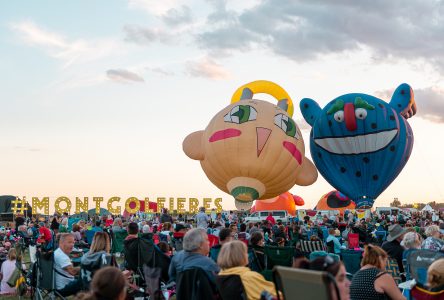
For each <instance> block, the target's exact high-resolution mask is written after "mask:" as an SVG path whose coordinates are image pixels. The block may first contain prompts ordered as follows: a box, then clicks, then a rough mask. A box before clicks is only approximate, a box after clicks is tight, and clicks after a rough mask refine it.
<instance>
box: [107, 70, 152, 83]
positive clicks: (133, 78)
mask: <svg viewBox="0 0 444 300" xmlns="http://www.w3.org/2000/svg"><path fill="white" fill-rule="evenodd" d="M106 76H108V78H109V79H110V80H112V81H116V82H120V83H129V82H144V81H145V80H144V79H143V78H142V77H141V76H140V75H138V74H136V73H133V72H130V71H128V70H124V69H111V70H108V71H106Z"/></svg>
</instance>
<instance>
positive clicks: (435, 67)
mask: <svg viewBox="0 0 444 300" xmlns="http://www.w3.org/2000/svg"><path fill="white" fill-rule="evenodd" d="M443 19H444V3H443V1H420V0H412V1H408V2H406V1H401V0H393V1H384V0H375V1H351V0H338V1H316V0H313V1H278V0H274V1H257V0H245V1H235V0H233V1H231V0H226V1H223V0H201V1H197V0H189V1H177V0H162V1H157V0H127V1H124V0H119V1H117V0H114V1H108V0H106V1H105V0H101V1H100V0H97V1H88V0H79V1H63V2H61V1H55V0H54V1H49V0H46V1H45V0H42V1H31V2H30V1H20V0H19V1H2V3H1V4H0V70H1V72H0V80H1V82H2V84H1V88H0V109H1V113H2V114H1V118H0V137H1V141H0V169H1V172H0V194H5V195H8V194H9V195H17V196H27V197H28V198H30V197H32V196H37V197H43V196H49V197H51V199H55V198H56V197H59V196H67V197H69V198H71V199H72V200H73V201H74V199H75V197H76V196H78V197H86V196H89V197H93V196H103V197H105V198H107V197H111V196H120V197H122V199H126V198H128V197H131V196H134V197H138V198H140V199H143V198H145V197H150V199H155V198H157V197H167V198H168V197H186V198H190V197H195V198H198V199H202V198H204V197H209V198H213V199H214V198H219V197H222V198H223V202H222V203H223V207H224V209H233V208H234V200H233V198H232V197H231V196H230V195H227V194H225V193H224V192H222V191H220V190H218V189H217V188H216V187H215V186H214V185H213V184H212V183H211V182H210V181H209V180H208V179H207V177H206V176H205V174H204V172H203V171H202V169H201V167H200V164H199V163H198V162H197V161H194V160H191V159H189V158H188V157H187V156H186V155H185V154H184V153H183V151H182V141H183V139H184V138H185V137H186V136H187V135H188V134H189V133H191V132H193V131H196V130H201V129H204V128H205V127H206V126H207V124H208V122H209V121H210V120H211V118H212V117H213V116H214V115H215V114H216V113H217V112H219V111H220V110H221V109H222V108H224V107H225V106H227V105H228V104H229V102H230V99H231V96H232V94H233V92H234V91H235V90H236V89H237V88H238V87H239V86H241V85H243V84H245V83H247V82H250V81H253V80H258V79H265V80H270V81H273V82H275V83H277V84H279V85H280V86H282V87H283V88H284V89H285V90H286V91H287V92H288V94H289V95H290V97H291V98H292V99H293V102H294V103H295V107H296V109H295V114H294V119H295V120H296V123H297V124H298V125H299V126H300V127H301V128H302V129H303V132H302V133H303V137H304V140H305V144H306V156H308V157H309V158H311V156H310V154H309V149H308V148H309V147H308V144H309V142H308V141H309V130H310V128H309V126H308V125H307V124H306V123H304V122H305V121H303V119H302V115H301V113H300V111H299V109H298V106H299V101H300V100H301V99H302V98H305V97H309V98H312V99H315V100H316V101H318V103H319V104H320V106H321V107H323V106H324V105H325V104H327V103H328V102H329V101H331V100H332V99H334V98H336V97H337V96H339V95H342V94H347V93H352V92H359V93H366V94H370V95H375V96H377V97H380V98H381V99H383V100H385V101H389V100H390V97H391V94H392V93H393V91H394V89H395V88H396V87H397V86H398V85H399V84H401V83H403V82H405V83H408V84H410V85H411V86H412V88H413V90H414V93H415V100H416V103H417V107H418V113H417V114H416V115H415V116H414V117H413V118H411V119H409V121H408V122H409V124H410V125H411V127H412V129H413V132H414V136H415V143H414V147H413V152H412V155H411V157H410V160H409V161H408V163H407V165H406V166H405V167H404V169H403V171H402V172H401V174H400V175H399V176H398V177H397V178H396V179H395V181H394V182H393V183H392V184H391V185H390V186H389V187H388V188H387V190H385V191H384V192H383V193H382V194H381V195H380V196H379V198H378V199H377V200H376V204H375V206H384V205H388V204H389V203H390V202H391V201H393V199H394V198H398V199H399V200H400V201H401V202H402V203H414V202H430V201H439V202H443V201H444V187H443V185H442V182H443V179H444V175H443V171H442V170H443V169H444V160H443V159H442V158H440V157H441V155H442V149H443V148H444V142H443V138H442V137H443V133H442V132H443V130H444V49H443V48H444V44H443V43H442V40H443V37H444V20H443ZM255 98H258V99H264V100H267V101H272V102H273V101H275V100H273V98H270V97H269V96H268V95H261V94H259V95H256V97H255ZM330 190H333V188H332V187H331V186H330V185H329V184H328V183H327V182H326V181H325V179H324V178H322V176H319V178H318V180H317V182H316V183H314V184H313V185H311V186H307V187H299V186H295V187H293V188H292V189H291V192H292V193H294V194H297V195H300V196H301V197H302V198H304V199H305V202H306V205H305V207H307V208H312V207H313V206H314V205H315V204H316V202H317V201H318V199H319V198H320V197H321V196H322V195H323V194H325V193H327V192H328V191H330ZM90 206H91V205H90Z"/></svg>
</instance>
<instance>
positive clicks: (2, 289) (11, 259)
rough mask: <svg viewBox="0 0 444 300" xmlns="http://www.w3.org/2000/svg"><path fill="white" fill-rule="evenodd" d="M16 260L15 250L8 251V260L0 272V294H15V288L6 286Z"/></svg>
mask: <svg viewBox="0 0 444 300" xmlns="http://www.w3.org/2000/svg"><path fill="white" fill-rule="evenodd" d="M16 258H17V254H16V252H15V248H11V249H9V252H8V259H7V260H5V261H4V262H3V264H2V267H1V270H0V277H1V284H0V294H15V292H16V290H15V287H10V286H9V285H8V280H9V278H10V277H11V275H12V273H13V272H14V270H15V268H16Z"/></svg>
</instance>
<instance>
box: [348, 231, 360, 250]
mask: <svg viewBox="0 0 444 300" xmlns="http://www.w3.org/2000/svg"><path fill="white" fill-rule="evenodd" d="M348 248H349V249H355V248H359V234H357V233H349V234H348Z"/></svg>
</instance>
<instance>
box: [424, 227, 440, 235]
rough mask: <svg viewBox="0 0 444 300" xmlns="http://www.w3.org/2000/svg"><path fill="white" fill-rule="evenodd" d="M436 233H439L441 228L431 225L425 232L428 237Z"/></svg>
mask: <svg viewBox="0 0 444 300" xmlns="http://www.w3.org/2000/svg"><path fill="white" fill-rule="evenodd" d="M436 232H439V227H438V226H437V225H430V226H429V227H427V228H426V230H425V235H426V236H433V235H434V234H435V233H436Z"/></svg>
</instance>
